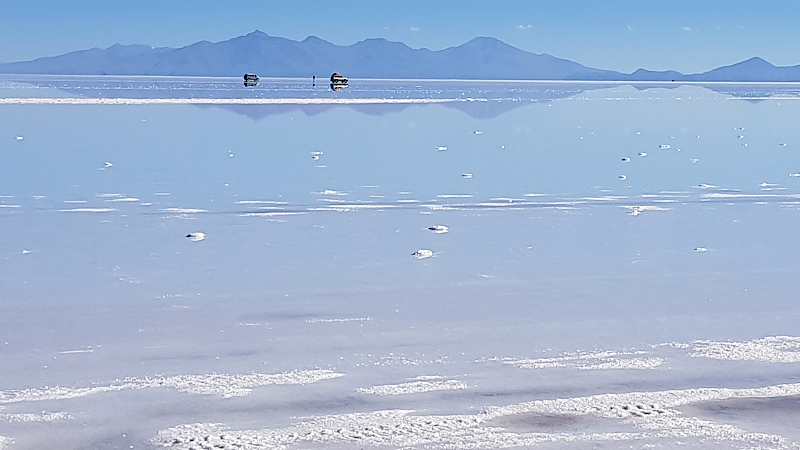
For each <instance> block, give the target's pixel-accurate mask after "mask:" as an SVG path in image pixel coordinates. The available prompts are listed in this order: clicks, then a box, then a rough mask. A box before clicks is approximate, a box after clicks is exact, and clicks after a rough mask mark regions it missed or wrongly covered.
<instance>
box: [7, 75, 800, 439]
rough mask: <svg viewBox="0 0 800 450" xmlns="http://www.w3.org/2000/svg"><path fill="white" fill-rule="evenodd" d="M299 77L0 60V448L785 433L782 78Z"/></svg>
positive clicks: (791, 100) (786, 178) (794, 106)
mask: <svg viewBox="0 0 800 450" xmlns="http://www.w3.org/2000/svg"><path fill="white" fill-rule="evenodd" d="M310 81H311V80H296V79H286V80H284V79H279V80H265V79H262V80H261V82H260V83H259V85H258V86H255V87H251V88H246V87H244V86H242V85H241V81H240V80H239V79H207V78H204V79H193V78H175V79H172V78H135V77H126V78H119V77H115V78H110V77H109V78H106V77H44V76H41V77H36V78H32V79H25V78H23V77H21V76H18V75H15V76H13V77H12V76H3V77H0V233H1V235H2V238H0V292H2V293H3V294H2V297H1V298H0V344H2V345H0V360H1V361H2V363H1V365H2V377H1V378H0V448H4V446H7V447H8V448H10V449H16V448H23V449H28V448H31V449H33V448H54V447H58V448H128V447H130V446H133V448H160V447H169V448H206V447H208V448H211V447H214V446H216V447H217V448H281V446H284V447H289V448H317V447H320V448H322V447H325V448H327V447H333V448H352V447H354V446H362V447H365V448H467V447H473V448H496V447H504V446H505V447H515V446H516V447H542V448H560V447H563V446H565V445H570V446H574V447H576V448H594V447H596V446H601V447H607V448H618V447H626V448H628V447H630V446H631V445H634V446H645V445H654V446H667V447H669V446H673V445H680V444H685V445H691V446H698V447H707V446H709V445H710V446H712V447H717V448H742V447H748V448H750V447H753V446H756V447H758V446H761V447H765V448H766V447H769V448H795V447H796V446H797V445H798V444H797V443H800V434H798V432H797V430H796V426H795V425H794V424H796V423H797V420H798V419H800V417H799V416H800V414H799V413H798V411H800V409H798V408H797V406H798V403H797V402H798V400H797V399H798V398H800V397H798V394H800V384H798V383H800V379H798V378H799V377H798V375H797V374H798V371H797V368H798V363H800V337H798V336H800V322H799V321H798V318H799V317H798V316H799V314H798V313H800V308H798V306H797V302H796V299H797V297H798V294H800V282H798V275H797V274H798V273H800V262H798V258H797V255H798V254H800V239H798V238H797V234H796V228H797V224H798V219H799V218H800V215H799V214H800V212H799V211H798V210H799V209H800V127H798V126H797V120H796V118H797V117H800V102H798V100H800V96H799V95H798V85H764V84H750V85H748V84H742V85H731V84H715V85H671V84H642V85H636V86H632V85H622V84H620V85H615V84H602V83H591V84H570V83H543V82H535V83H534V82H531V83H526V82H464V81H420V80H352V79H351V82H350V86H348V87H347V88H345V89H342V90H340V91H337V92H333V91H331V90H330V89H329V88H328V87H327V85H325V84H322V85H320V84H317V85H316V86H312V85H311V83H310ZM19 98H22V99H31V98H38V99H46V101H43V102H40V103H36V104H33V103H23V104H11V103H9V102H6V103H3V100H4V99H19ZM58 98H61V99H64V98H67V99H69V98H73V99H74V98H79V99H84V100H86V99H90V100H100V99H114V98H130V99H151V98H152V99H171V101H172V100H174V101H173V102H172V103H167V104H164V103H161V104H147V102H145V103H144V104H135V105H134V104H131V105H126V104H101V103H99V102H98V103H95V104H91V103H90V104H58V103H56V102H55V101H54V100H53V99H58ZM278 98H280V99H284V100H286V101H287V102H288V103H284V104H276V103H271V102H270V101H269V100H270V99H278ZM47 99H50V100H47ZM185 99H230V100H231V101H230V102H229V103H225V104H213V103H206V104H187V103H186V102H183V100H185ZM240 99H265V100H264V102H263V103H262V104H244V103H241V102H239V100H240ZM315 99H323V100H315ZM353 99H372V100H374V101H371V102H370V103H355V102H354V101H353ZM386 99H415V100H426V99H428V100H431V99H432V100H437V102H430V103H426V102H424V101H422V102H419V103H387V102H386V101H384V100H386ZM51 100H53V101H51ZM438 101H441V102H438ZM437 225H443V226H446V227H447V232H442V231H443V229H438V230H430V229H429V227H434V226H437ZM195 232H201V233H204V237H205V238H204V239H202V240H199V239H189V238H187V235H189V234H190V233H195ZM419 250H430V251H431V252H432V254H433V256H432V257H422V258H420V256H427V255H428V254H427V253H418V254H417V255H412V254H413V253H417V252H418V251H419Z"/></svg>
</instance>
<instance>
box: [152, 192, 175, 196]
mask: <svg viewBox="0 0 800 450" xmlns="http://www.w3.org/2000/svg"><path fill="white" fill-rule="evenodd" d="M153 195H157V196H159V197H162V196H166V195H172V194H171V193H169V192H154V193H153Z"/></svg>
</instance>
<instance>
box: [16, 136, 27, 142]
mask: <svg viewBox="0 0 800 450" xmlns="http://www.w3.org/2000/svg"><path fill="white" fill-rule="evenodd" d="M23 139H25V138H24V137H22V136H17V140H18V141H21V140H23Z"/></svg>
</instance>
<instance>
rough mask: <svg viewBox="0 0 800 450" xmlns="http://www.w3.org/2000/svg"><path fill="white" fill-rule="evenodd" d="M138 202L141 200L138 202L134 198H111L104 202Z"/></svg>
mask: <svg viewBox="0 0 800 450" xmlns="http://www.w3.org/2000/svg"><path fill="white" fill-rule="evenodd" d="M138 201H141V200H139V199H138V198H136V197H120V198H112V199H109V200H106V202H108V203H110V202H138Z"/></svg>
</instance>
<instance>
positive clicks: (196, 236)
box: [186, 231, 206, 242]
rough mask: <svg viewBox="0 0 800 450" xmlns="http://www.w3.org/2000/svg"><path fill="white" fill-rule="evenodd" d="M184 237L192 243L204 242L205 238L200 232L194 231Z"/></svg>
mask: <svg viewBox="0 0 800 450" xmlns="http://www.w3.org/2000/svg"><path fill="white" fill-rule="evenodd" d="M186 237H187V238H189V240H190V241H192V242H198V241H202V240H204V239H205V238H206V234H205V233H202V232H200V231H195V232H193V233H189V234H187V235H186Z"/></svg>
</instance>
